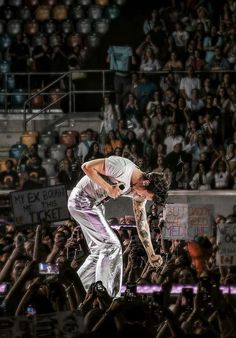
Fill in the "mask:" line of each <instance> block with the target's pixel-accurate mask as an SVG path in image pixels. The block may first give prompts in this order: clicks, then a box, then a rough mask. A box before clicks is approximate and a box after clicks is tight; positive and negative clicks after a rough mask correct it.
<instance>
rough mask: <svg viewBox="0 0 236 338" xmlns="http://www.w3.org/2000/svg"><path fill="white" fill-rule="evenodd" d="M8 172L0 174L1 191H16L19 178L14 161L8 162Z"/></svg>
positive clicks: (4, 171)
mask: <svg viewBox="0 0 236 338" xmlns="http://www.w3.org/2000/svg"><path fill="white" fill-rule="evenodd" d="M5 165H6V170H3V171H2V172H0V187H1V189H9V190H11V189H16V188H17V187H18V186H19V176H18V173H17V172H16V168H15V166H14V163H13V161H12V160H6V162H5Z"/></svg>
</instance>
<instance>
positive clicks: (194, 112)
mask: <svg viewBox="0 0 236 338" xmlns="http://www.w3.org/2000/svg"><path fill="white" fill-rule="evenodd" d="M204 106H205V104H204V102H203V100H202V99H201V98H200V97H199V90H198V89H192V93H191V98H190V100H186V108H187V109H188V110H189V113H190V118H191V119H194V120H197V119H198V115H199V112H200V111H201V110H202V109H203V107H204Z"/></svg>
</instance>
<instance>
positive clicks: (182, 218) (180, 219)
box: [163, 204, 213, 240]
mask: <svg viewBox="0 0 236 338" xmlns="http://www.w3.org/2000/svg"><path fill="white" fill-rule="evenodd" d="M163 218H164V220H165V227H164V232H163V236H164V238H165V239H184V240H191V239H193V238H194V236H196V235H207V236H212V234H213V228H212V224H213V206H212V205H200V204H198V205H192V204H167V205H166V207H165V209H164V211H163Z"/></svg>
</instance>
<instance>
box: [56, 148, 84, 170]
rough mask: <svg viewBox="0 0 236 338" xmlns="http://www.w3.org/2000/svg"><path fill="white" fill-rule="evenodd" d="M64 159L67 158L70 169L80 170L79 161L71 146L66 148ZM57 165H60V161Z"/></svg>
mask: <svg viewBox="0 0 236 338" xmlns="http://www.w3.org/2000/svg"><path fill="white" fill-rule="evenodd" d="M64 160H67V161H68V162H69V164H70V167H71V170H72V171H78V170H80V163H79V160H78V159H77V158H76V156H75V151H74V148H73V147H67V148H66V152H65V157H64ZM62 164H63V163H62ZM59 167H61V163H59ZM62 167H63V165H62Z"/></svg>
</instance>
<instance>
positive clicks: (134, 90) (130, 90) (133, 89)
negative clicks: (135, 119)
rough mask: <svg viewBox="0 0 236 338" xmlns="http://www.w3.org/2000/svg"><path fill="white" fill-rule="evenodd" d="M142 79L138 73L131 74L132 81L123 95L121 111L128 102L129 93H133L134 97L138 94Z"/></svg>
mask: <svg viewBox="0 0 236 338" xmlns="http://www.w3.org/2000/svg"><path fill="white" fill-rule="evenodd" d="M139 82H140V79H139V76H138V74H137V73H132V74H131V83H130V84H128V85H127V87H126V88H125V90H124V92H123V95H122V102H121V111H122V112H123V110H124V107H125V104H126V103H127V100H128V96H129V94H133V95H134V97H136V96H137V88H138V85H139Z"/></svg>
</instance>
